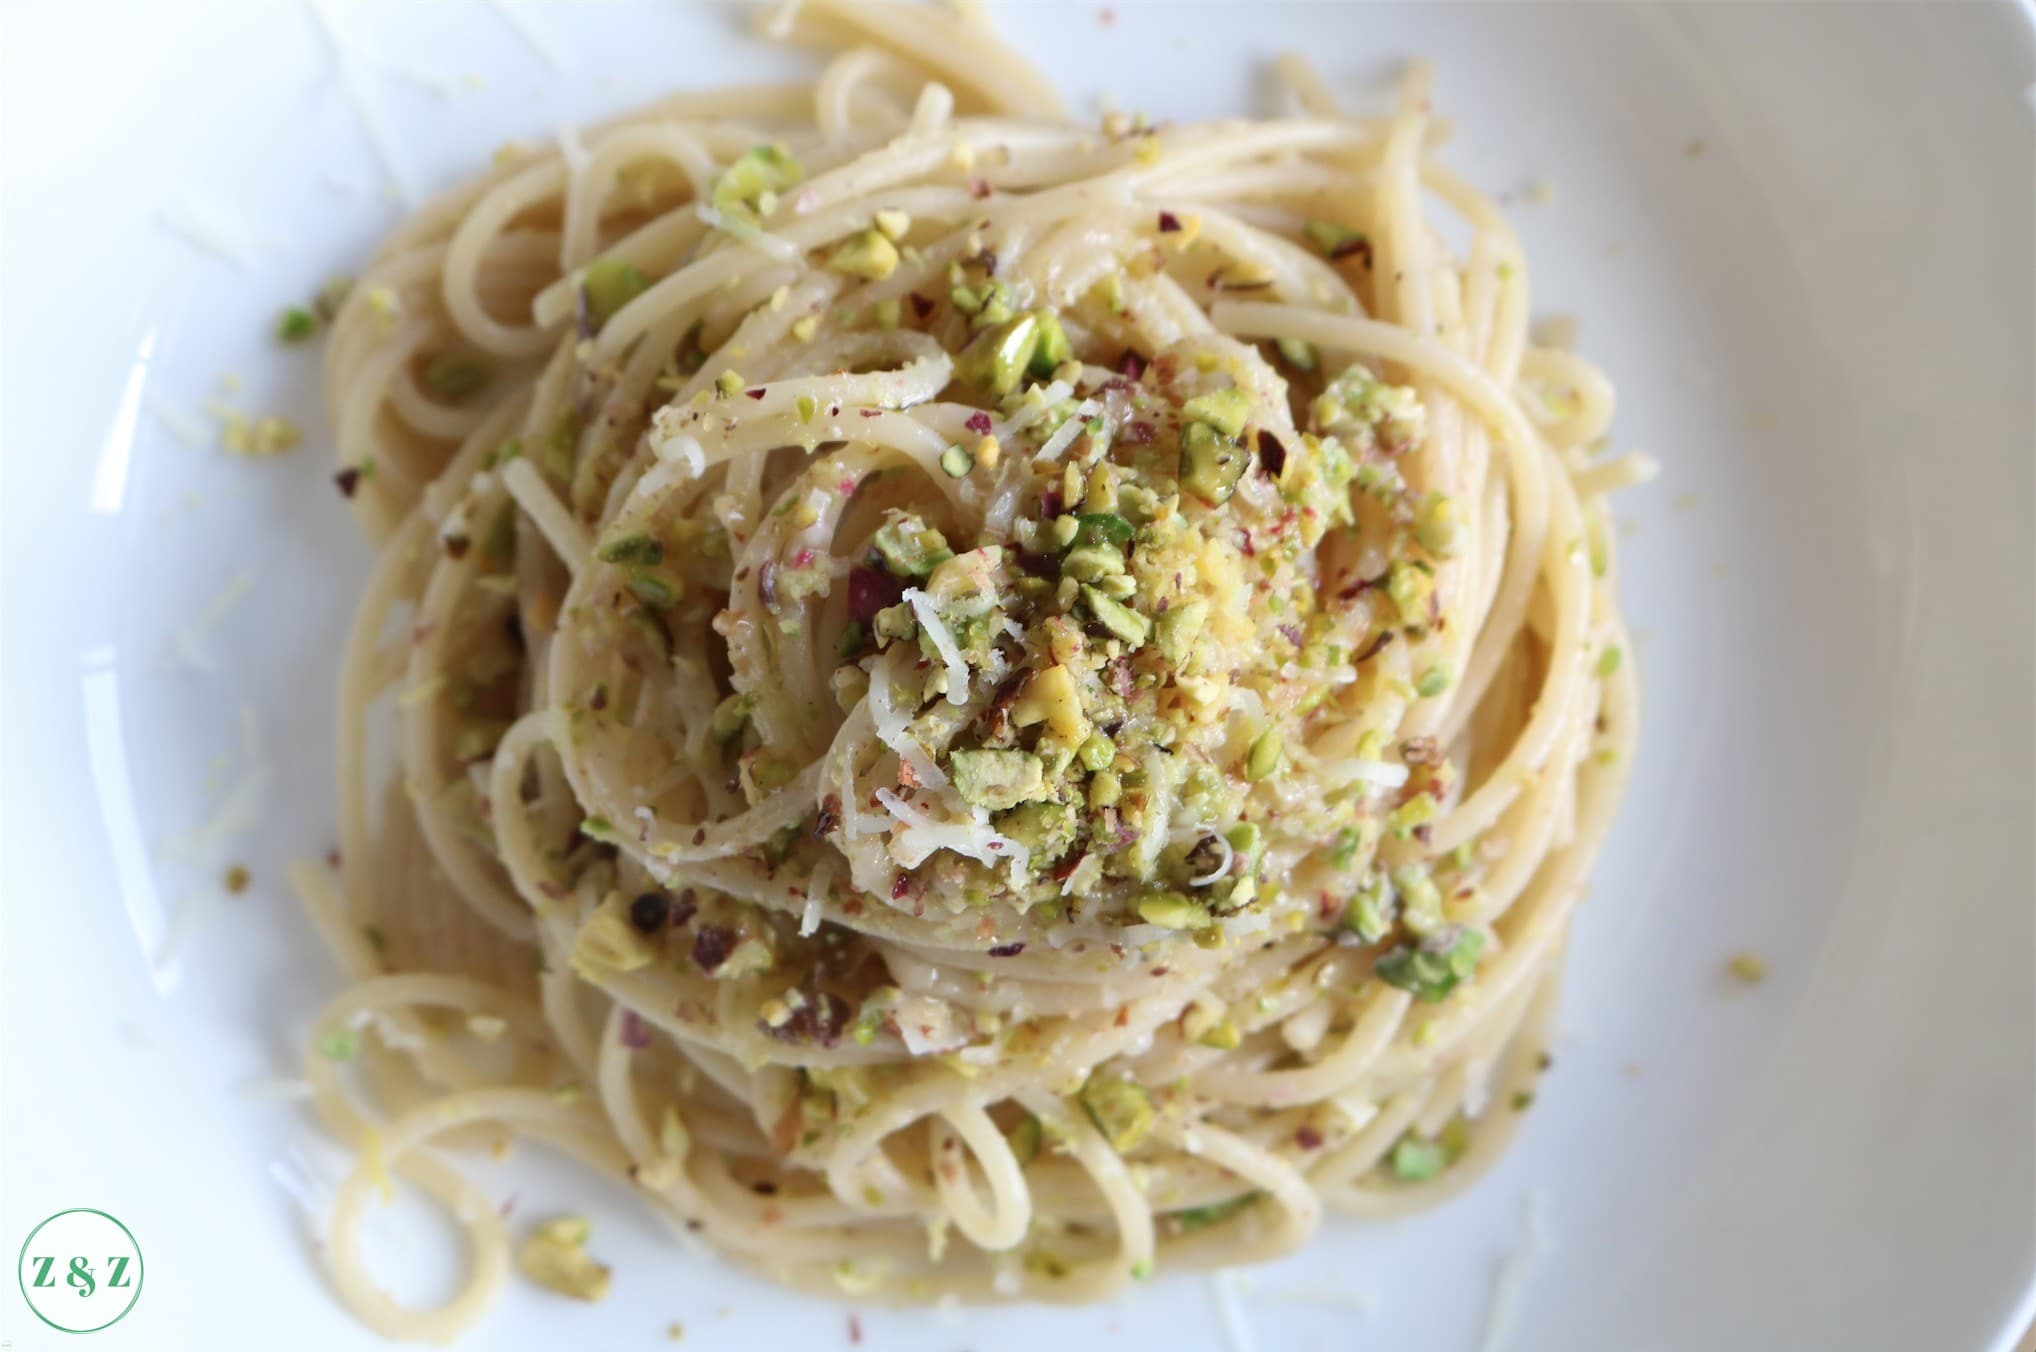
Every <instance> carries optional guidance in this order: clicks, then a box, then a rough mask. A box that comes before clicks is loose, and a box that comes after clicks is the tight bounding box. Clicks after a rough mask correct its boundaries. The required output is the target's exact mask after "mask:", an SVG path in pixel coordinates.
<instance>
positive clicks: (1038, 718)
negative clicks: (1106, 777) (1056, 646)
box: [1011, 663, 1107, 764]
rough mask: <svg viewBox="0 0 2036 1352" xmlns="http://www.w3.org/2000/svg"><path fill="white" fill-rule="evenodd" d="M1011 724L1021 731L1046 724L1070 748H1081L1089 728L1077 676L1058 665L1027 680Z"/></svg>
mask: <svg viewBox="0 0 2036 1352" xmlns="http://www.w3.org/2000/svg"><path fill="white" fill-rule="evenodd" d="M1011 722H1012V723H1013V724H1015V725H1016V726H1018V727H1021V728H1029V727H1031V726H1032V725H1033V724H1035V723H1040V722H1044V723H1045V724H1046V725H1047V726H1048V727H1049V728H1051V729H1052V730H1053V733H1054V735H1055V736H1056V737H1058V738H1060V739H1061V741H1063V742H1065V743H1066V744H1067V745H1069V746H1077V747H1078V746H1081V745H1082V744H1083V742H1084V741H1085V740H1086V739H1087V738H1088V736H1089V732H1090V725H1089V720H1088V719H1087V717H1085V716H1084V715H1083V713H1082V696H1081V690H1080V688H1079V687H1077V686H1076V684H1075V678H1074V673H1073V672H1071V671H1069V670H1068V669H1067V667H1066V666H1064V665H1061V664H1059V663H1056V664H1054V665H1053V666H1050V667H1043V668H1041V669H1040V670H1038V671H1035V672H1033V673H1032V675H1030V676H1028V677H1026V679H1025V685H1024V687H1023V688H1022V689H1020V690H1019V692H1018V698H1017V700H1016V701H1015V702H1014V703H1013V704H1012V705H1011ZM1105 763H1106V764H1107V762H1105Z"/></svg>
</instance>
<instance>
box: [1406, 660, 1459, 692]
mask: <svg viewBox="0 0 2036 1352" xmlns="http://www.w3.org/2000/svg"><path fill="white" fill-rule="evenodd" d="M1449 679H1450V678H1449V663H1447V662H1434V663H1431V664H1430V665H1428V666H1427V667H1424V668H1422V671H1421V675H1420V677H1419V678H1418V679H1416V680H1415V682H1414V693H1415V694H1417V695H1419V696H1420V697H1421V698H1422V699H1433V698H1435V697H1436V696H1437V695H1439V694H1441V693H1442V692H1443V691H1445V690H1447V689H1449Z"/></svg>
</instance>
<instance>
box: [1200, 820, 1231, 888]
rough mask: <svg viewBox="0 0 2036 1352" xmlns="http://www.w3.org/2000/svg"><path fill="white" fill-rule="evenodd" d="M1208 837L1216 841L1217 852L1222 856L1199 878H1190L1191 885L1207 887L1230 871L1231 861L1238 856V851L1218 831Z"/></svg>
mask: <svg viewBox="0 0 2036 1352" xmlns="http://www.w3.org/2000/svg"><path fill="white" fill-rule="evenodd" d="M1208 839H1210V840H1213V841H1215V842H1216V853H1217V854H1219V855H1220V856H1222V857H1221V858H1220V859H1219V860H1218V861H1217V864H1216V866H1215V867H1214V868H1212V869H1210V870H1209V871H1208V872H1207V873H1204V874H1203V875H1202V876H1201V877H1199V878H1190V879H1188V886H1189V887H1207V886H1208V885H1209V884H1211V883H1213V882H1215V881H1216V880H1217V879H1219V878H1221V877H1222V876H1223V875H1224V874H1226V873H1228V872H1229V871H1230V865H1231V863H1232V862H1233V861H1234V860H1235V859H1236V858H1237V851H1236V850H1235V849H1234V848H1233V847H1232V846H1231V844H1230V842H1229V841H1227V840H1225V839H1224V838H1223V836H1222V835H1221V834H1220V833H1218V832H1211V833H1210V834H1209V836H1208Z"/></svg>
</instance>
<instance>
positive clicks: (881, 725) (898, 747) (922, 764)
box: [843, 667, 948, 802]
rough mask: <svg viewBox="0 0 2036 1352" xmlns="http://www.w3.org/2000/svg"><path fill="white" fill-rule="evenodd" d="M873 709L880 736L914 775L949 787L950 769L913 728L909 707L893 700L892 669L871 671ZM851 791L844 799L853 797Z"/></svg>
mask: <svg viewBox="0 0 2036 1352" xmlns="http://www.w3.org/2000/svg"><path fill="white" fill-rule="evenodd" d="M865 699H866V701H867V702H868V704H869V709H870V722H871V723H872V724H873V725H874V726H875V729H876V734H877V740H878V741H880V742H882V743H883V744H884V745H885V746H887V747H889V748H891V750H892V751H894V752H896V753H897V756H898V759H899V760H901V761H903V762H904V763H905V764H906V765H908V766H910V767H911V768H912V776H913V778H915V779H917V780H918V781H919V782H920V783H921V784H923V785H925V786H926V787H928V788H933V789H944V788H946V787H947V783H948V780H947V773H946V772H945V771H944V770H942V769H941V768H940V767H939V766H938V765H935V764H934V763H933V757H932V756H931V755H929V754H928V753H927V750H926V748H925V747H924V746H922V745H920V742H919V739H918V738H917V737H914V736H913V735H912V733H911V731H910V728H911V717H910V715H909V714H907V713H906V711H905V710H904V709H902V708H900V707H899V706H897V705H896V704H893V703H892V702H891V677H890V673H889V672H888V671H886V670H885V669H883V668H881V667H879V668H878V669H877V670H875V671H872V672H871V673H870V688H869V694H868V695H867V696H866V697H865ZM852 797H853V795H847V796H845V797H844V799H843V801H844V802H846V801H849V800H850V798H852Z"/></svg>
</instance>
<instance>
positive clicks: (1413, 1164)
mask: <svg viewBox="0 0 2036 1352" xmlns="http://www.w3.org/2000/svg"><path fill="white" fill-rule="evenodd" d="M1387 1162H1388V1163H1389V1165H1390V1166H1391V1168H1392V1171H1393V1176H1394V1177H1395V1178H1401V1179H1405V1180H1406V1181H1407V1182H1409V1183H1420V1182H1424V1181H1426V1180H1428V1179H1431V1178H1433V1177H1435V1176H1436V1175H1437V1174H1439V1173H1441V1172H1442V1171H1443V1169H1444V1168H1445V1167H1447V1165H1448V1163H1449V1161H1448V1159H1447V1158H1446V1156H1445V1153H1444V1151H1443V1148H1442V1145H1441V1143H1440V1142H1437V1141H1424V1140H1422V1139H1420V1138H1419V1137H1417V1136H1413V1135H1407V1136H1402V1137H1401V1138H1400V1140H1399V1143H1398V1144H1397V1145H1395V1146H1394V1147H1393V1151H1392V1154H1391V1155H1390V1156H1388V1157H1387Z"/></svg>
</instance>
